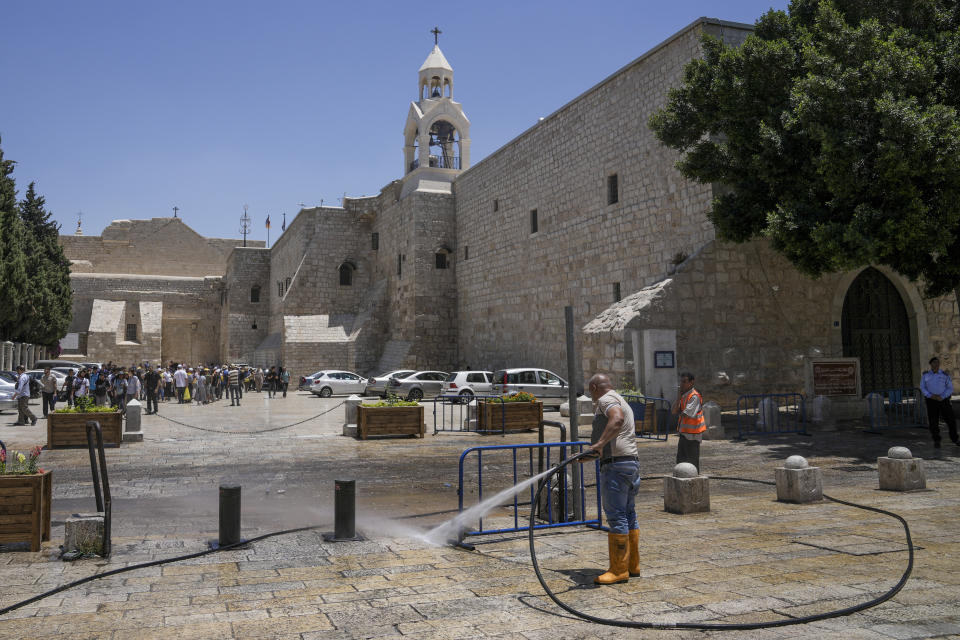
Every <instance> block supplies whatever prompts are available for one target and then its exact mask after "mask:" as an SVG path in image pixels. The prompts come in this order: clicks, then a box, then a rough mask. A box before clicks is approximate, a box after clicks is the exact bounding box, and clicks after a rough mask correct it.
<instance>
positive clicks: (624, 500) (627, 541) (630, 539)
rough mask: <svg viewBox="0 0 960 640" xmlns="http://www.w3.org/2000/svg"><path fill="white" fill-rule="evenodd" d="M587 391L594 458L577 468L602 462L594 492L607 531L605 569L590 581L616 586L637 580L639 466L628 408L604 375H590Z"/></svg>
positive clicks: (590, 457)
mask: <svg viewBox="0 0 960 640" xmlns="http://www.w3.org/2000/svg"><path fill="white" fill-rule="evenodd" d="M588 389H589V392H590V397H591V399H593V406H594V414H593V428H592V430H591V433H590V443H591V444H590V448H589V451H591V452H593V455H590V456H587V457H584V458H580V462H581V463H583V462H584V461H586V460H587V459H590V460H593V459H595V458H597V457H599V458H600V479H599V481H598V485H599V486H598V490H599V491H600V496H601V502H602V503H603V513H604V515H605V516H606V518H607V526H608V527H610V532H609V533H608V534H607V553H608V556H609V559H610V564H609V568H608V569H607V570H606V571H605V572H604V573H602V574H600V575H599V576H597V577H596V578H594V580H593V581H594V583H596V584H601V585H607V584H617V583H619V582H626V581H627V580H629V578H630V576H633V577H637V576H639V575H640V525H639V524H638V523H637V509H636V497H637V489H638V488H639V486H640V462H639V459H638V457H637V442H636V440H637V436H636V433H635V429H636V427H635V425H634V422H633V411H632V410H631V409H630V405H628V404H627V401H626V400H624V399H623V397H622V396H621V395H620V394H619V393H617V392H616V391H614V390H613V384H612V383H611V382H610V378H609V377H607V376H606V375H604V374H602V373H598V374H596V375H594V376H593V377H592V378H590V382H589V385H588Z"/></svg>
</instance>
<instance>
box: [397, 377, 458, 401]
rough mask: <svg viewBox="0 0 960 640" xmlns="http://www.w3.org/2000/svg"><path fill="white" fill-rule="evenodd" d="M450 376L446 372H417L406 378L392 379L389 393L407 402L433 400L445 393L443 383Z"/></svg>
mask: <svg viewBox="0 0 960 640" xmlns="http://www.w3.org/2000/svg"><path fill="white" fill-rule="evenodd" d="M448 375H449V374H448V373H447V372H446V371H416V372H414V373H412V374H411V375H409V376H407V377H406V378H390V382H388V383H387V393H393V394H396V395H398V396H400V397H401V398H406V399H407V400H422V399H423V398H433V397H434V396H438V395H440V392H441V391H443V381H444V380H446V379H447V376H448Z"/></svg>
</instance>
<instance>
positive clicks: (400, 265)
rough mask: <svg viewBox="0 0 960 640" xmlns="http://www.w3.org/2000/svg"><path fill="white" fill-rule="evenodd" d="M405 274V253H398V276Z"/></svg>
mask: <svg viewBox="0 0 960 640" xmlns="http://www.w3.org/2000/svg"><path fill="white" fill-rule="evenodd" d="M402 276H403V254H401V253H398V254H397V277H398V278H400V277H402Z"/></svg>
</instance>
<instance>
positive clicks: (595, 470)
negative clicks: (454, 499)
mask: <svg viewBox="0 0 960 640" xmlns="http://www.w3.org/2000/svg"><path fill="white" fill-rule="evenodd" d="M589 446H590V443H589V442H545V443H542V444H515V445H492V446H484V447H470V448H469V449H467V450H465V451H464V452H463V453H462V454H461V455H460V471H459V484H458V486H457V495H458V496H459V511H460V513H463V512H464V510H465V508H464V501H465V497H466V494H467V492H468V490H474V491H475V494H476V496H477V502H476V504H479V503H481V502H483V500H484V494H486V495H487V496H488V497H489V496H492V495H495V494H496V493H497V492H499V491H501V490H503V489H505V488H508V487H510V486H516V485H517V484H520V483H521V482H524V481H526V480H528V479H530V478H533V477H534V476H536V475H538V474H540V473H542V472H544V471H546V470H547V469H549V468H550V467H552V466H553V465H555V464H557V463H559V462H560V461H562V460H566V459H567V458H568V457H569V456H573V455H575V454H577V453H580V452H582V451H583V450H584V448H585V447H589ZM534 452H537V453H538V456H537V463H536V464H535V463H534ZM474 455H475V457H476V476H475V485H474V483H473V482H471V483H470V485H469V486H467V485H465V484H464V482H465V480H464V478H465V471H464V467H465V466H466V463H467V462H466V461H467V459H468V457H470V456H474ZM504 458H506V460H504ZM471 466H472V465H471ZM581 469H582V471H581V476H580V477H581V485H580V486H579V487H574V486H573V482H572V480H571V477H570V476H568V475H567V474H566V473H564V474H560V475H559V476H555V477H556V480H555V482H554V484H553V486H551V488H550V492H549V493H548V494H547V495H548V496H550V498H549V499H547V500H545V501H543V504H541V505H540V509H539V515H540V518H539V519H540V520H541V522H542V524H538V525H535V526H534V528H535V529H553V528H557V527H570V526H580V525H585V526H588V527H593V528H597V529H603V528H604V527H603V526H602V525H601V521H600V508H601V506H600V492H599V491H597V489H596V487H597V482H596V480H597V477H598V476H599V473H600V462H599V460H597V461H594V462H593V464H590V463H584V464H583V465H582V467H581ZM504 472H505V473H504ZM505 476H506V477H505ZM470 479H473V476H472V474H471V478H470ZM498 480H499V483H497V481H498ZM587 486H590V487H591V488H592V492H595V493H596V496H595V501H596V507H595V510H594V509H593V504H594V496H593V495H591V496H590V497H589V499H588V495H587ZM536 490H537V483H533V484H531V486H530V487H529V489H525V490H521V492H519V493H523V494H525V497H526V501H525V502H521V501H520V495H519V493H515V494H514V495H513V499H512V510H513V526H512V527H499V528H491V529H484V527H483V515H482V514H481V515H480V517H479V518H478V520H477V528H476V529H469V528H468V529H467V530H465V531H464V532H463V535H466V536H476V535H483V534H487V533H514V532H517V531H526V530H527V528H528V526H529V525H528V524H527V523H526V522H523V523H521V517H520V513H519V508H520V506H521V505H524V504H525V505H529V504H530V503H531V502H532V501H533V497H534V495H535V494H536ZM474 491H470V492H471V493H474ZM554 496H556V497H554ZM470 506H473V505H467V508H469V507H470ZM588 506H589V507H590V508H589V514H590V516H589V517H588ZM576 513H579V514H582V517H581V518H579V519H578V518H576V517H575V516H574V515H573V514H576ZM593 514H596V516H595V517H593ZM523 520H526V515H524V517H523Z"/></svg>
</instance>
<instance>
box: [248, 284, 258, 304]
mask: <svg viewBox="0 0 960 640" xmlns="http://www.w3.org/2000/svg"><path fill="white" fill-rule="evenodd" d="M250 302H252V303H257V302H260V285H258V284H255V285H253V286H252V287H250Z"/></svg>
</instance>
